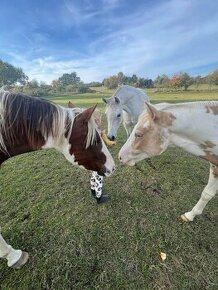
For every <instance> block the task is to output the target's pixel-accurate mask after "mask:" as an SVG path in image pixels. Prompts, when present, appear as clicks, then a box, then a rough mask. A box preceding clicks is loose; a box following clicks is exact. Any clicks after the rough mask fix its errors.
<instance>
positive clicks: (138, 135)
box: [135, 132, 144, 138]
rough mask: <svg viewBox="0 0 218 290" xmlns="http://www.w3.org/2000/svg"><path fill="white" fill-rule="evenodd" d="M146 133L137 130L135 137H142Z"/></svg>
mask: <svg viewBox="0 0 218 290" xmlns="http://www.w3.org/2000/svg"><path fill="white" fill-rule="evenodd" d="M143 135H144V134H142V133H139V132H136V133H135V138H142V137H143Z"/></svg>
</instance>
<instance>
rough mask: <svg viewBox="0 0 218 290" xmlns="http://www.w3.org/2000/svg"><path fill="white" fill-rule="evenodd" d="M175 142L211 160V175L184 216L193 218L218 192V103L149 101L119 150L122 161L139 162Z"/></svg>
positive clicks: (185, 218)
mask: <svg viewBox="0 0 218 290" xmlns="http://www.w3.org/2000/svg"><path fill="white" fill-rule="evenodd" d="M170 145H175V146H178V147H180V148H183V149H184V150H186V151H188V152H190V153H192V154H194V155H197V156H199V157H201V158H203V159H205V160H207V161H209V162H210V176H209V181H208V184H207V185H206V187H205V188H204V190H203V192H202V194H201V198H200V200H199V201H198V203H197V204H196V205H195V206H194V207H193V209H192V210H191V211H189V212H186V213H185V214H183V215H182V216H181V217H182V219H183V220H184V221H193V219H194V217H195V216H196V215H200V214H201V213H202V211H203V209H204V207H205V206H206V204H207V203H208V201H209V200H210V199H211V198H212V197H213V196H215V194H216V192H217V191H218V102H214V101H211V102H192V103H182V104H158V105H155V106H152V105H150V104H148V103H146V105H145V110H144V111H143V113H142V114H141V115H140V117H139V120H138V123H137V124H136V126H135V128H134V130H133V132H132V133H131V135H130V137H129V139H128V140H127V141H126V143H125V144H124V145H123V147H122V148H121V150H120V152H119V158H120V161H121V162H122V163H124V164H128V165H134V164H135V163H136V162H138V161H140V160H143V159H146V158H150V157H152V156H155V155H160V154H161V153H162V152H164V151H165V150H166V149H167V147H168V146H170Z"/></svg>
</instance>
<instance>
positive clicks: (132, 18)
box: [10, 0, 218, 82]
mask: <svg viewBox="0 0 218 290" xmlns="http://www.w3.org/2000/svg"><path fill="white" fill-rule="evenodd" d="M212 2H213V1H211V2H207V3H206V4H205V2H204V1H202V0H199V1H197V0H191V1H188V0H171V1H166V2H162V4H160V3H159V5H158V6H155V7H154V6H153V7H151V8H149V7H148V8H147V9H146V7H145V9H142V10H141V11H138V12H135V13H133V14H131V15H126V16H123V17H122V18H120V17H119V15H116V16H114V17H108V18H99V19H97V21H98V22H99V23H100V25H99V29H102V27H103V28H104V29H105V30H104V31H105V34H103V35H101V36H100V37H98V38H97V39H94V40H91V41H89V42H88V41H87V45H86V46H87V51H88V52H87V55H85V56H84V55H83V56H82V55H81V54H80V53H79V52H78V54H77V55H76V54H75V53H72V49H67V48H66V51H65V52H63V51H61V52H59V54H57V52H56V53H55V54H52V53H51V51H49V49H48V52H47V53H45V52H44V56H39V57H35V58H30V57H29V56H25V54H22V55H19V54H15V53H10V55H11V57H12V62H13V63H14V64H15V65H18V66H20V67H22V68H23V70H24V72H25V73H26V74H27V75H29V76H30V78H36V79H38V80H43V81H47V82H50V81H51V80H53V79H55V78H58V77H59V76H61V75H62V74H63V73H70V72H72V71H76V72H77V73H78V75H79V76H80V77H81V79H82V80H83V81H87V82H89V81H93V80H102V79H103V78H105V77H107V76H109V75H111V74H114V73H117V72H119V71H123V72H124V73H125V74H127V75H128V74H133V73H136V74H140V75H142V76H146V77H152V78H154V77H156V76H157V74H161V73H166V74H172V73H174V72H178V71H186V70H191V69H192V68H197V67H202V66H207V65H209V64H213V63H218V56H217V46H218V42H217V34H218V13H217V9H215V6H216V4H215V2H213V3H212ZM64 3H65V10H64V14H63V15H62V16H65V17H66V15H67V13H68V15H67V17H66V20H65V21H66V23H68V24H69V25H74V24H76V25H78V26H79V25H81V23H83V22H84V21H89V20H90V19H92V18H95V16H96V15H100V14H101V15H102V14H104V13H107V7H109V6H110V8H111V9H113V8H114V7H116V6H117V5H121V4H123V2H121V1H119V0H114V1H109V0H102V3H103V5H104V6H105V8H101V9H100V8H99V9H96V10H93V6H92V4H91V3H92V2H90V1H89V0H86V4H87V5H86V7H87V9H86V11H84V10H82V9H81V6H76V5H75V4H73V3H74V2H72V1H71V2H69V1H67V0H65V1H64ZM95 21H96V20H95ZM99 23H98V24H99ZM78 29H79V28H78ZM96 29H97V28H96ZM39 39H40V37H39ZM66 55H70V57H69V58H68V59H66ZM63 57H64V60H63Z"/></svg>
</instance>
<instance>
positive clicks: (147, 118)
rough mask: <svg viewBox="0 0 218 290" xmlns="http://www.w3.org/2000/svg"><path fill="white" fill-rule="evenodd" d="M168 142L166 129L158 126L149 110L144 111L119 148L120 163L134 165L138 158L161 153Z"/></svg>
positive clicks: (141, 158)
mask: <svg viewBox="0 0 218 290" xmlns="http://www.w3.org/2000/svg"><path fill="white" fill-rule="evenodd" d="M168 144H169V132H168V129H167V128H164V127H163V126H160V124H159V123H158V122H156V121H155V120H154V119H153V117H152V115H151V114H150V113H149V112H147V111H144V112H143V113H142V114H141V115H140V117H139V120H138V123H137V124H136V126H135V127H134V129H133V131H132V133H131V135H130V137H129V138H128V140H127V141H126V143H125V144H124V145H123V147H122V148H121V150H120V152H119V158H120V161H121V162H122V163H125V164H128V165H134V164H135V163H136V162H138V161H140V160H143V159H146V158H150V157H152V156H156V155H159V154H161V153H162V152H163V151H165V150H166V148H167V146H168Z"/></svg>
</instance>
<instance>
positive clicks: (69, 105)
mask: <svg viewBox="0 0 218 290" xmlns="http://www.w3.org/2000/svg"><path fill="white" fill-rule="evenodd" d="M68 108H76V106H75V105H74V104H73V103H71V101H69V102H68Z"/></svg>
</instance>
